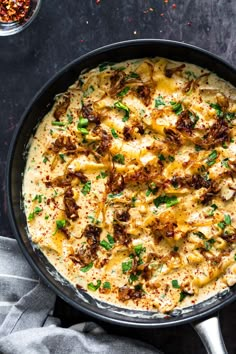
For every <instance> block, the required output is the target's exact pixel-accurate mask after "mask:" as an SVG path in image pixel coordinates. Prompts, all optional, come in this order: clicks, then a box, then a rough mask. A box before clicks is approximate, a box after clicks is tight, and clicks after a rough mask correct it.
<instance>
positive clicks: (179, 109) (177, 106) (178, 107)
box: [170, 101, 183, 115]
mask: <svg viewBox="0 0 236 354" xmlns="http://www.w3.org/2000/svg"><path fill="white" fill-rule="evenodd" d="M170 104H171V106H172V110H173V112H175V113H176V114H177V115H179V114H180V113H181V112H182V111H183V107H182V104H181V103H180V102H173V101H171V102H170Z"/></svg>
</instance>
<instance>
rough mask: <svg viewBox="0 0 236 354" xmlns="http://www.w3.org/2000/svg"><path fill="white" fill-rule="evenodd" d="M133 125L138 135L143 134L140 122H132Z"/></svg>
mask: <svg viewBox="0 0 236 354" xmlns="http://www.w3.org/2000/svg"><path fill="white" fill-rule="evenodd" d="M133 127H134V129H135V128H136V129H137V130H138V132H139V134H140V135H143V134H144V127H143V125H142V124H141V123H140V122H136V123H134V125H133Z"/></svg>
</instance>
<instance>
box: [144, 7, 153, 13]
mask: <svg viewBox="0 0 236 354" xmlns="http://www.w3.org/2000/svg"><path fill="white" fill-rule="evenodd" d="M149 12H154V8H153V7H149V8H148V9H147V10H144V11H143V13H144V14H148V13H149Z"/></svg>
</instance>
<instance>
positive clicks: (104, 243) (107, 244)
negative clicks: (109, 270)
mask: <svg viewBox="0 0 236 354" xmlns="http://www.w3.org/2000/svg"><path fill="white" fill-rule="evenodd" d="M100 246H102V247H103V248H105V250H107V251H109V250H110V249H111V248H112V245H111V244H110V243H109V242H107V241H106V240H102V241H101V242H100Z"/></svg>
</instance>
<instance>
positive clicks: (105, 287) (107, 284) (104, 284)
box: [102, 281, 111, 289]
mask: <svg viewBox="0 0 236 354" xmlns="http://www.w3.org/2000/svg"><path fill="white" fill-rule="evenodd" d="M102 287H103V289H111V283H110V282H109V281H105V282H104V283H103V285H102Z"/></svg>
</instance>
